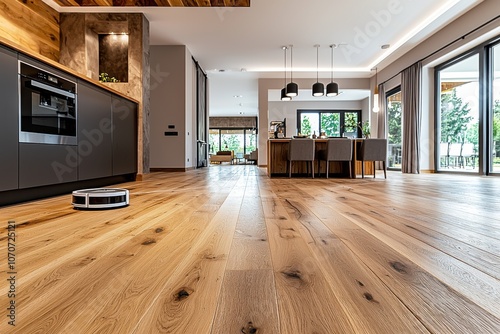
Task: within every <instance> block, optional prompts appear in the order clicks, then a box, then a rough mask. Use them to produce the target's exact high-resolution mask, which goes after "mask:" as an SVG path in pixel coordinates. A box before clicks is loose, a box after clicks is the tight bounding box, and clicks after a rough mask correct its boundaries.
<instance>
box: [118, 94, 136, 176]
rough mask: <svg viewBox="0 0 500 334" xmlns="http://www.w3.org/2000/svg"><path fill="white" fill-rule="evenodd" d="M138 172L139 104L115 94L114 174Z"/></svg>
mask: <svg viewBox="0 0 500 334" xmlns="http://www.w3.org/2000/svg"><path fill="white" fill-rule="evenodd" d="M133 173H137V104H136V103H134V102H132V101H129V100H127V99H125V98H122V97H120V96H117V95H113V175H124V174H133Z"/></svg>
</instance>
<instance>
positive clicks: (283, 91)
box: [281, 46, 292, 101]
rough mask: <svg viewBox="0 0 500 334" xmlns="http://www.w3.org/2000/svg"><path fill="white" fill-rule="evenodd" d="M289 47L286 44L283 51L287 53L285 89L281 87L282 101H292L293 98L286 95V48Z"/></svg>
mask: <svg viewBox="0 0 500 334" xmlns="http://www.w3.org/2000/svg"><path fill="white" fill-rule="evenodd" d="M287 49H288V47H286V46H284V47H283V53H284V55H285V57H284V58H285V61H284V63H285V87H283V89H281V101H291V100H292V98H291V97H290V96H287V95H286V50H287Z"/></svg>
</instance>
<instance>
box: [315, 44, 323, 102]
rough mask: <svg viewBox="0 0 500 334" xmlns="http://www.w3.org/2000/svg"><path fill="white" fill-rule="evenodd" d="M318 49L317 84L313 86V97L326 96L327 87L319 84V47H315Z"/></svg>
mask: <svg viewBox="0 0 500 334" xmlns="http://www.w3.org/2000/svg"><path fill="white" fill-rule="evenodd" d="M314 47H315V48H316V83H315V84H314V85H313V86H312V95H313V96H323V95H325V85H323V84H322V83H321V82H319V74H318V72H319V55H318V54H319V45H318V44H316V45H315V46H314Z"/></svg>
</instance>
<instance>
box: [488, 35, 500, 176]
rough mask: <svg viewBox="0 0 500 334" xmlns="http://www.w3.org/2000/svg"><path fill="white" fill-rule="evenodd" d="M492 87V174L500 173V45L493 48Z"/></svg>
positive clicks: (490, 145) (490, 156)
mask: <svg viewBox="0 0 500 334" xmlns="http://www.w3.org/2000/svg"><path fill="white" fill-rule="evenodd" d="M490 55H491V57H490V59H491V60H492V61H491V86H492V89H491V91H492V94H491V99H490V105H491V108H489V109H490V115H489V117H491V118H492V119H493V121H492V122H490V128H489V133H490V140H489V147H490V150H489V151H490V154H489V160H490V164H489V169H490V173H500V44H497V45H495V46H493V47H492V48H491V52H490Z"/></svg>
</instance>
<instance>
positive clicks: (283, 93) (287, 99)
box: [281, 88, 292, 101]
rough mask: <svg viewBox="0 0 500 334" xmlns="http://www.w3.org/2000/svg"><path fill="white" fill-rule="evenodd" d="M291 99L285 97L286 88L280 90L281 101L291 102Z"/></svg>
mask: <svg viewBox="0 0 500 334" xmlns="http://www.w3.org/2000/svg"><path fill="white" fill-rule="evenodd" d="M291 100H292V98H291V97H290V96H287V95H286V88H282V89H281V101H291Z"/></svg>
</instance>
